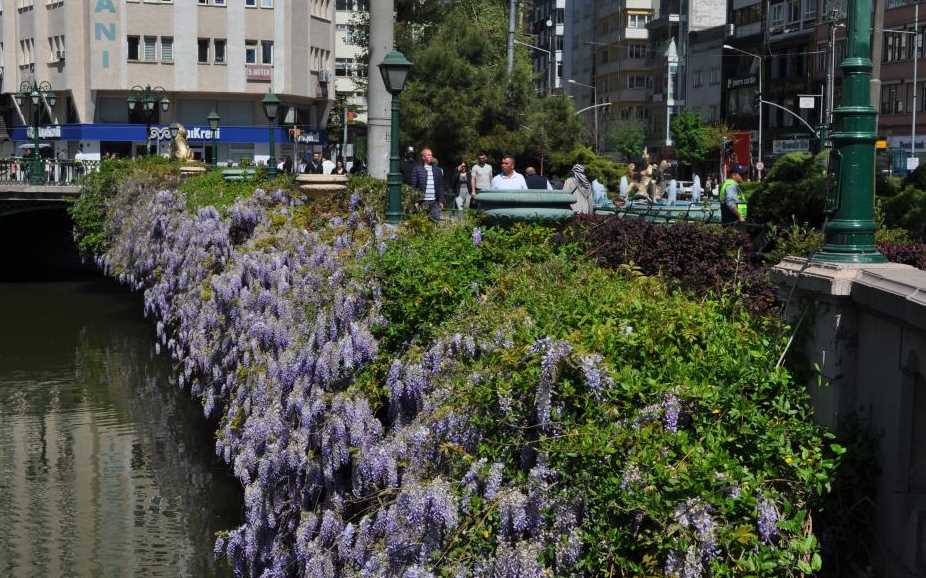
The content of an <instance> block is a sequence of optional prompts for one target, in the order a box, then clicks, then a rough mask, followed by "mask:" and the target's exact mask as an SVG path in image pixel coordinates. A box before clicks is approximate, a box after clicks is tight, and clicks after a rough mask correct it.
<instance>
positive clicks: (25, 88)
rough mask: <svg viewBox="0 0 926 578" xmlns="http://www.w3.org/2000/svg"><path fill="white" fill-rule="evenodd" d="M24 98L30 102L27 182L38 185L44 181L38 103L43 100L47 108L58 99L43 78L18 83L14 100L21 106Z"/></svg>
mask: <svg viewBox="0 0 926 578" xmlns="http://www.w3.org/2000/svg"><path fill="white" fill-rule="evenodd" d="M26 100H29V101H30V102H31V103H32V171H31V172H32V174H31V175H29V182H31V183H32V184H33V185H40V184H42V183H43V182H45V171H44V170H43V169H42V159H41V155H40V154H39V119H40V114H39V111H40V109H39V103H40V102H42V101H43V100H44V101H45V102H47V103H48V106H49V108H54V106H55V102H57V100H58V99H57V97H56V96H55V92H54V90H53V89H52V87H51V84H50V83H49V82H48V81H45V80H43V81H42V82H41V83H39V82H36V81H35V80H33V81H32V82H29V81H23V83H22V84H20V85H19V92H18V93H17V94H16V102H17V104H19V105H20V106H22V104H23V103H24V102H25V101H26Z"/></svg>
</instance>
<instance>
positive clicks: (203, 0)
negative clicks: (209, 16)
mask: <svg viewBox="0 0 926 578" xmlns="http://www.w3.org/2000/svg"><path fill="white" fill-rule="evenodd" d="M199 3H200V4H208V3H209V0H199Z"/></svg>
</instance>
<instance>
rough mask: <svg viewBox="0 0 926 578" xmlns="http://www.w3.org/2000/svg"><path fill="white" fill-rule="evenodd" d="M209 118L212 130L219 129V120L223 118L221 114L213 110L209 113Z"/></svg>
mask: <svg viewBox="0 0 926 578" xmlns="http://www.w3.org/2000/svg"><path fill="white" fill-rule="evenodd" d="M208 119H209V128H210V129H212V130H217V129H218V128H219V122H220V121H221V120H222V118H221V117H220V116H219V113H217V112H216V111H215V110H213V111H212V112H210V113H209V116H208Z"/></svg>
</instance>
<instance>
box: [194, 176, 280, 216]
mask: <svg viewBox="0 0 926 578" xmlns="http://www.w3.org/2000/svg"><path fill="white" fill-rule="evenodd" d="M257 188H262V189H266V190H273V189H285V190H292V189H293V188H294V183H293V178H292V176H291V175H279V176H278V177H276V178H275V179H272V180H271V179H268V178H267V173H266V171H265V170H264V168H263V167H257V169H256V170H255V172H254V176H253V177H252V178H249V179H246V180H243V181H226V180H225V178H224V177H223V176H222V169H213V170H210V171H208V172H206V173H204V174H202V175H197V176H195V177H188V178H187V179H185V180H184V181H183V182H182V183H181V184H180V191H181V192H183V194H184V195H185V196H186V200H187V206H189V208H190V210H193V211H195V210H196V209H199V208H200V207H215V208H216V209H218V210H219V211H224V210H225V209H227V208H228V207H230V206H231V205H232V204H233V203H234V202H235V201H236V200H238V199H241V198H247V197H249V196H250V195H251V194H253V192H254V189H257Z"/></svg>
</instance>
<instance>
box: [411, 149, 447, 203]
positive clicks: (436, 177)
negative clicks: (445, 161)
mask: <svg viewBox="0 0 926 578" xmlns="http://www.w3.org/2000/svg"><path fill="white" fill-rule="evenodd" d="M411 186H412V188H413V189H415V190H417V191H419V192H420V193H421V194H422V195H423V200H424V204H425V206H426V207H427V209H428V213H429V214H430V215H431V220H433V221H439V220H440V213H441V209H443V208H444V193H445V190H444V171H443V169H441V168H440V167H439V166H437V164H436V163H435V162H434V154H433V153H432V152H431V149H429V148H425V149H423V150H422V151H421V164H420V165H415V170H414V171H412V178H411Z"/></svg>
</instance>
